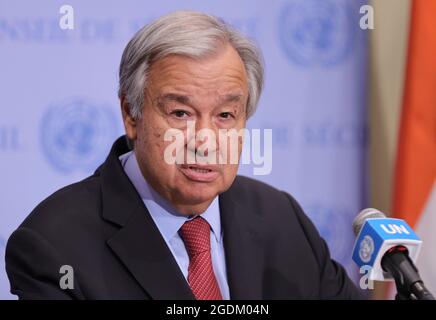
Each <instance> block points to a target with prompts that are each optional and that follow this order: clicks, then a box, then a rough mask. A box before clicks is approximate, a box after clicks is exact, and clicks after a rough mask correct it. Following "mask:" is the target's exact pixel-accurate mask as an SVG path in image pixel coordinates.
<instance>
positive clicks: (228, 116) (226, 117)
mask: <svg viewBox="0 0 436 320" xmlns="http://www.w3.org/2000/svg"><path fill="white" fill-rule="evenodd" d="M220 117H221V118H223V119H228V118H231V117H233V115H232V114H231V113H230V112H221V113H220Z"/></svg>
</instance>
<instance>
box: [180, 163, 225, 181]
mask: <svg viewBox="0 0 436 320" xmlns="http://www.w3.org/2000/svg"><path fill="white" fill-rule="evenodd" d="M179 169H180V171H182V173H183V174H184V175H185V176H186V177H187V178H188V179H189V180H192V181H197V182H211V181H213V180H215V179H216V178H217V177H218V175H219V172H218V167H217V166H209V165H197V164H193V165H186V164H185V165H181V166H179Z"/></svg>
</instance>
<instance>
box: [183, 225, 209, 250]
mask: <svg viewBox="0 0 436 320" xmlns="http://www.w3.org/2000/svg"><path fill="white" fill-rule="evenodd" d="M179 233H180V236H181V237H182V239H183V242H184V243H185V247H186V251H188V255H189V257H192V256H195V255H197V254H199V253H202V252H205V251H209V250H210V225H209V223H208V222H207V221H206V220H205V219H203V218H202V217H196V218H194V219H192V220H189V221H187V222H185V223H184V224H183V226H182V227H181V228H180V231H179Z"/></svg>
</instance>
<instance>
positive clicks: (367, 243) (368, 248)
mask: <svg viewBox="0 0 436 320" xmlns="http://www.w3.org/2000/svg"><path fill="white" fill-rule="evenodd" d="M374 248H375V246H374V240H373V239H372V238H371V236H368V235H366V236H365V237H364V238H363V239H362V241H361V242H360V246H359V257H360V259H361V260H362V261H363V262H364V263H368V262H369V261H371V258H372V254H373V253H374Z"/></svg>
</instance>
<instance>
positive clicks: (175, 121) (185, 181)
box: [123, 45, 248, 214]
mask: <svg viewBox="0 0 436 320" xmlns="http://www.w3.org/2000/svg"><path fill="white" fill-rule="evenodd" d="M146 81H147V86H146V89H145V96H146V98H145V103H144V106H143V111H142V117H141V119H139V120H137V121H134V120H132V119H131V118H130V117H129V115H128V114H127V108H126V107H125V106H124V103H123V115H124V123H125V127H126V132H127V135H128V136H129V138H130V139H132V140H134V141H135V153H136V157H137V159H138V162H139V166H140V168H141V171H142V174H143V175H144V177H145V179H146V180H147V181H148V183H150V184H151V186H152V187H153V188H154V189H155V190H156V191H158V192H159V193H160V194H161V195H163V196H164V197H165V198H166V199H167V200H169V201H170V202H171V203H172V204H173V205H174V206H175V208H176V209H178V211H180V212H181V213H183V214H195V213H201V212H203V211H204V210H205V209H206V208H207V207H208V206H209V204H210V202H211V201H212V200H213V199H214V198H215V197H216V196H217V195H218V194H220V193H222V192H224V191H225V190H227V189H228V188H229V187H230V185H231V184H232V182H233V180H234V179H235V176H236V173H237V169H238V164H231V163H229V153H230V150H229V146H230V143H227V147H226V149H227V151H226V153H227V158H226V159H225V163H224V164H212V165H209V164H208V165H204V164H198V163H197V164H186V158H187V156H188V155H192V154H194V155H195V152H196V150H197V148H198V147H199V146H200V145H202V144H203V146H204V145H207V146H209V147H208V148H207V154H208V153H209V152H212V153H216V154H217V155H220V154H221V155H222V153H223V151H224V144H222V141H221V143H220V139H219V133H218V130H220V129H236V130H238V131H239V130H240V129H242V128H244V127H245V121H246V105H247V100H248V87H247V76H246V72H245V68H244V65H243V63H242V60H241V59H240V57H239V55H238V54H237V52H236V51H235V50H234V49H233V48H232V47H231V46H230V45H227V46H223V48H222V50H221V51H220V52H219V53H217V54H215V55H214V56H211V57H208V58H204V59H201V60H194V59H191V58H188V57H184V56H178V55H171V56H167V57H165V58H163V59H161V60H158V61H156V62H155V63H153V64H152V66H151V68H150V73H149V75H148V78H147V80H146ZM188 121H190V123H191V124H192V123H194V122H195V130H194V131H195V132H198V131H199V130H201V129H204V128H207V129H210V130H212V131H211V132H214V133H215V137H216V140H215V146H216V147H215V148H211V147H212V146H213V144H212V145H211V144H209V143H208V142H210V141H207V140H208V139H204V140H201V139H199V138H198V136H197V137H196V139H195V140H194V141H192V139H194V137H193V136H192V135H191V136H187V132H188V131H189V130H188V129H187V128H188V125H187V124H188ZM171 128H174V129H178V130H180V131H179V132H183V135H184V143H183V144H182V145H181V146H180V149H181V150H179V151H183V152H184V160H185V164H177V163H176V164H171V163H168V161H165V159H164V154H165V150H166V148H168V146H169V145H170V144H171V143H172V141H165V140H164V136H165V133H166V132H167V131H168V130H169V129H171ZM191 129H192V127H191ZM202 131H204V130H202ZM205 143H206V144H205ZM237 144H238V147H239V148H238V149H239V152H238V153H237V159H238V160H239V156H240V150H241V149H242V139H238V141H237ZM220 147H221V149H220ZM197 152H198V151H197Z"/></svg>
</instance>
